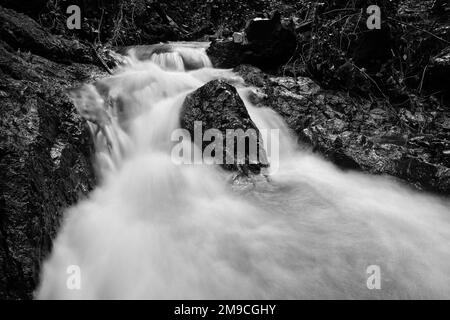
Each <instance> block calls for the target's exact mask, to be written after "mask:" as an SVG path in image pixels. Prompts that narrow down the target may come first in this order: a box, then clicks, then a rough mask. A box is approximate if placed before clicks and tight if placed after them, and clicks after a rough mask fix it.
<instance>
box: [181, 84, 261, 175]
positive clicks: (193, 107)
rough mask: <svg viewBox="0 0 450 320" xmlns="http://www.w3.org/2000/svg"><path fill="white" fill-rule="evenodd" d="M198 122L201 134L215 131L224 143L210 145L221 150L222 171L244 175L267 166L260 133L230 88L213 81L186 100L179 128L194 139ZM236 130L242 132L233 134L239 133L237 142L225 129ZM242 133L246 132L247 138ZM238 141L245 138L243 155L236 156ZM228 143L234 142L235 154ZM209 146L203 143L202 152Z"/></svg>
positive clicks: (216, 141)
mask: <svg viewBox="0 0 450 320" xmlns="http://www.w3.org/2000/svg"><path fill="white" fill-rule="evenodd" d="M197 121H201V122H202V127H203V133H204V132H205V131H206V130H208V129H217V131H218V133H221V134H222V136H223V138H224V139H225V140H226V141H220V140H214V142H213V143H214V145H217V144H218V145H219V148H222V149H223V158H222V157H220V158H222V159H224V161H223V162H224V163H223V164H222V167H223V168H224V169H226V170H237V171H241V172H243V173H244V174H246V175H247V174H249V173H250V172H251V173H256V174H257V173H260V171H261V168H263V167H267V158H266V154H265V151H264V148H263V146H262V143H263V142H262V140H261V138H260V135H259V131H258V129H257V128H256V126H255V124H254V123H253V121H252V120H251V119H250V116H249V114H248V112H247V109H246V108H245V105H244V103H243V101H242V100H241V98H240V97H239V94H238V93H237V91H236V89H235V88H234V87H233V86H232V85H230V84H228V83H226V82H224V81H222V80H214V81H211V82H209V83H207V84H206V85H204V86H203V87H201V88H199V89H198V90H196V91H195V92H193V93H192V94H190V95H189V96H187V97H186V99H185V101H184V104H183V107H182V112H181V127H182V128H184V129H186V130H188V131H189V133H190V134H191V137H194V130H195V122H197ZM238 129H242V131H235V132H236V133H241V134H239V135H238V138H237V139H235V137H233V136H230V135H229V134H228V135H227V130H238ZM197 130H198V129H197ZM217 131H216V132H217ZM242 133H246V134H247V136H245V135H242ZM230 139H231V140H230ZM238 139H247V141H246V143H245V153H238V148H237V146H236V145H237V144H239V143H238V141H239V140H238ZM230 141H231V142H232V143H233V146H234V152H233V150H232V148H229V146H231V144H230V145H228V144H227V142H230ZM241 143H242V142H241ZM210 144H211V142H209V141H204V142H203V143H202V150H205V148H206V147H207V146H208V145H210ZM216 150H220V149H216ZM213 156H214V154H213ZM216 157H217V155H216Z"/></svg>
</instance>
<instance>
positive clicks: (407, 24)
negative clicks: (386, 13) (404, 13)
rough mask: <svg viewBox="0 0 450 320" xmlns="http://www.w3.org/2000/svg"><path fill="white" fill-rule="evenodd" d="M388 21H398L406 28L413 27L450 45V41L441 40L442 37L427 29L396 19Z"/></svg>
mask: <svg viewBox="0 0 450 320" xmlns="http://www.w3.org/2000/svg"><path fill="white" fill-rule="evenodd" d="M388 19H389V20H392V21H396V22H398V23H401V24H403V25H405V26H410V27H413V28H415V29H417V30H419V31H422V32H425V33H427V34H429V35H430V36H432V37H434V38H436V39H438V40H441V41H443V42H445V43H446V44H450V42H449V41H447V40H445V39H444V38H441V37H439V36H437V35H435V34H434V33H432V32H430V31H428V30H425V29H422V28H419V27H416V26H415V25H413V24H410V23H407V22H403V21H400V20H397V19H394V18H390V17H388Z"/></svg>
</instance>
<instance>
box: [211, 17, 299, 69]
mask: <svg viewBox="0 0 450 320" xmlns="http://www.w3.org/2000/svg"><path fill="white" fill-rule="evenodd" d="M245 34H246V37H247V43H245V44H237V43H234V42H233V41H232V40H224V41H214V42H212V43H211V46H210V47H209V49H208V55H209V56H210V57H211V60H212V62H213V65H214V66H215V67H218V68H232V67H236V66H238V65H239V64H243V63H244V64H251V65H254V66H257V67H260V68H266V69H271V68H276V67H277V66H279V65H281V64H283V63H286V62H287V61H288V60H289V59H290V57H292V55H293V54H294V51H295V48H296V35H295V32H294V31H292V30H291V29H290V28H288V27H286V26H284V25H282V24H281V21H280V16H279V14H277V13H276V14H274V16H273V17H272V18H271V19H265V20H250V21H249V22H248V23H247V27H246V30H245Z"/></svg>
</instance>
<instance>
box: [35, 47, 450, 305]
mask: <svg viewBox="0 0 450 320" xmlns="http://www.w3.org/2000/svg"><path fill="white" fill-rule="evenodd" d="M139 50H140V51H139ZM139 50H134V51H133V50H131V52H130V53H129V56H128V57H127V61H128V63H127V65H126V66H124V67H122V68H121V69H120V70H118V71H117V73H116V74H115V75H113V76H111V77H109V78H106V79H102V80H100V81H99V82H98V83H97V84H96V85H86V86H85V87H83V88H82V89H79V90H78V91H77V92H74V93H72V98H73V100H74V102H75V104H76V106H77V108H78V110H79V111H80V113H81V114H82V115H83V116H85V117H86V118H87V119H91V120H93V121H94V122H96V123H100V124H101V125H102V130H100V131H98V130H96V128H95V126H94V125H91V126H92V132H93V136H94V141H95V149H96V167H97V169H98V175H99V177H100V178H101V179H100V183H99V185H98V186H97V188H96V189H95V190H94V191H93V192H92V193H91V194H90V195H89V197H88V198H87V199H84V200H81V201H80V202H79V203H78V204H77V205H75V206H74V207H72V208H70V209H68V210H67V212H66V213H65V218H64V221H63V223H62V227H61V229H60V231H59V234H58V236H57V238H56V240H55V242H54V246H53V250H52V253H51V255H50V257H49V258H48V259H47V261H46V262H45V264H44V267H43V270H42V273H41V283H40V286H39V288H38V290H37V291H36V298H39V299H79V298H81V299H365V298H368V299H399V298H403V299H405V298H406V299H407V298H419V299H421V298H425V299H428V298H450V204H449V202H448V200H446V199H441V198H438V197H435V196H432V195H427V194H424V193H418V192H416V191H413V190H411V189H409V188H408V187H406V186H404V185H401V184H399V183H397V182H395V181H393V180H391V179H389V178H387V177H375V176H370V175H365V174H361V173H355V172H343V171H341V170H339V169H337V168H336V167H335V166H333V165H332V164H330V163H328V162H326V161H324V160H323V159H321V158H319V157H318V156H316V155H313V154H311V153H309V152H307V151H305V150H303V149H302V148H300V146H298V145H297V144H296V140H295V139H294V138H293V136H292V135H291V133H290V131H289V129H288V128H287V126H286V124H285V123H284V121H283V119H282V118H281V117H280V116H279V115H278V114H276V112H274V111H273V110H271V109H269V108H264V107H263V108H258V107H256V106H254V105H252V103H251V102H250V99H249V94H250V91H251V90H252V88H249V87H246V86H245V85H244V82H243V80H242V79H241V78H240V77H239V76H238V75H236V74H234V73H233V72H232V71H231V70H221V69H213V68H212V67H211V63H210V61H209V59H207V56H206V52H205V45H203V44H202V45H195V44H181V45H177V44H171V45H170V48H165V47H164V48H161V47H158V46H156V47H152V48H150V49H148V48H147V49H145V50H144V49H143V48H141V49H139ZM143 52H144V53H145V54H143ZM145 55H147V56H148V58H147V59H143V58H142V57H143V56H145ZM214 79H225V80H227V81H228V82H230V83H232V84H233V85H235V86H236V87H237V88H238V92H239V94H240V96H241V97H242V99H243V101H244V103H245V106H246V108H247V110H248V112H249V115H250V117H251V118H252V120H253V121H254V123H255V124H256V125H257V127H258V128H259V129H260V130H263V129H269V130H270V129H277V130H279V151H280V152H279V155H278V156H277V157H271V159H270V163H271V167H276V168H277V170H272V171H271V174H270V178H269V179H268V180H267V181H266V180H264V181H260V182H258V183H256V184H255V185H254V186H253V187H251V188H246V189H245V190H241V191H236V190H233V188H232V187H231V185H230V183H229V180H228V179H225V178H224V177H226V175H227V173H225V172H224V171H222V169H220V168H219V167H217V166H209V165H186V164H183V165H178V164H175V163H174V162H173V161H172V159H171V149H172V147H173V144H174V142H172V141H171V138H170V137H171V133H172V132H173V130H175V129H177V128H179V126H180V119H179V118H180V109H181V106H182V104H183V101H184V99H185V97H186V96H187V95H188V94H189V93H191V92H193V91H194V90H196V89H198V88H199V87H201V86H202V85H204V84H205V83H207V82H208V81H211V80H214ZM105 92H106V95H107V96H108V97H109V98H108V99H110V100H111V101H112V102H113V103H107V101H105V98H104V96H105ZM193 147H194V148H195V147H196V146H193ZM265 147H266V149H267V148H270V143H267V141H265ZM70 266H77V267H79V271H80V274H79V276H80V287H79V288H78V289H75V290H73V288H72V289H71V288H70V286H69V285H68V281H70V274H68V268H69V267H70ZM370 266H378V267H379V270H380V271H381V274H380V277H381V288H380V289H379V290H377V289H375V290H370V289H369V288H368V285H367V282H368V278H369V277H370V274H368V273H367V270H368V268H369V267H370Z"/></svg>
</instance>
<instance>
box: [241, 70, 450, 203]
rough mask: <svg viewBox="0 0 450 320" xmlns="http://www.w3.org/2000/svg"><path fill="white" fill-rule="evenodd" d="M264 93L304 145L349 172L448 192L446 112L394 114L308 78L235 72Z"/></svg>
mask: <svg viewBox="0 0 450 320" xmlns="http://www.w3.org/2000/svg"><path fill="white" fill-rule="evenodd" d="M235 70H236V71H237V72H238V73H239V74H240V75H242V76H243V77H244V79H245V81H246V82H247V83H248V84H250V85H253V86H256V87H259V88H260V90H262V91H263V92H264V93H265V95H264V97H263V98H259V100H258V104H260V105H265V106H269V107H271V108H273V109H274V110H275V111H277V112H278V113H279V114H280V115H281V116H282V117H283V118H284V119H285V121H286V122H287V124H288V125H289V127H290V128H291V129H292V130H293V131H294V132H295V133H296V135H297V137H298V140H299V142H300V143H302V144H306V145H307V146H310V147H311V148H312V149H313V150H314V151H316V152H319V153H320V154H322V155H324V156H325V157H326V158H328V159H329V160H331V161H332V162H334V163H335V164H337V165H338V166H340V167H342V168H346V169H357V170H364V171H367V172H370V173H373V174H387V175H391V176H394V177H397V178H400V179H402V180H404V181H407V182H409V183H411V184H413V185H415V186H416V187H418V188H419V189H424V190H429V191H434V192H439V193H442V194H447V195H448V194H450V134H449V133H450V130H449V128H450V119H449V118H448V114H447V113H445V112H443V111H436V110H434V111H426V110H424V109H423V110H419V108H418V109H417V110H416V111H414V112H412V111H410V110H406V109H400V110H391V109H389V107H388V106H386V105H382V104H381V105H378V104H377V103H375V102H373V103H372V102H371V101H368V100H365V99H362V98H352V97H348V96H347V95H345V94H342V93H340V92H333V91H326V90H322V89H321V88H320V87H319V86H318V85H317V84H315V83H314V82H313V81H312V80H311V79H309V78H302V77H297V78H293V77H271V76H268V75H266V74H264V73H262V72H261V71H260V70H259V69H257V68H255V67H251V66H240V67H238V68H236V69H235Z"/></svg>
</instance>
